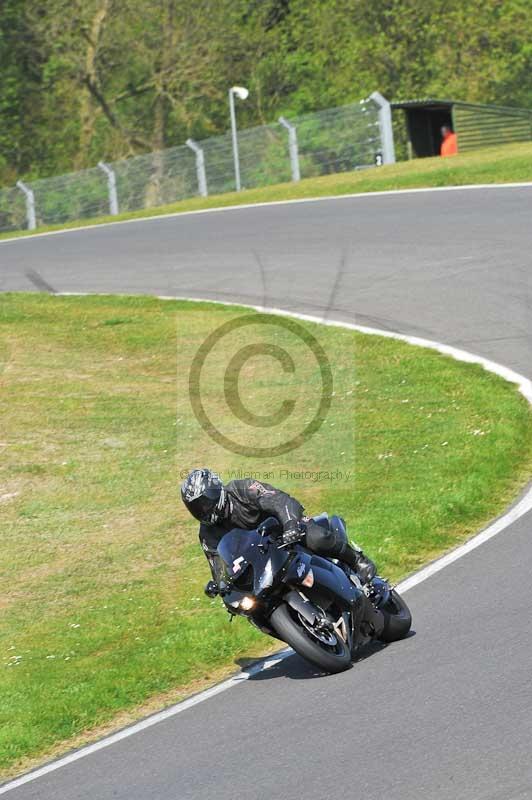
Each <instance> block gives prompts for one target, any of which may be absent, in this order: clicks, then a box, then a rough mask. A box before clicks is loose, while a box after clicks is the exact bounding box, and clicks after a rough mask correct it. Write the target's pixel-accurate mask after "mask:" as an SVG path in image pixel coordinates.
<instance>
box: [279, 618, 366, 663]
mask: <svg viewBox="0 0 532 800" xmlns="http://www.w3.org/2000/svg"><path fill="white" fill-rule="evenodd" d="M270 623H271V626H272V628H274V630H275V631H276V632H277V633H278V634H279V636H280V637H281V639H283V641H285V642H286V643H287V644H289V645H290V647H292V648H293V649H294V650H295V651H296V653H298V655H300V656H302V658H304V659H305V660H306V661H310V662H311V663H312V664H315V665H316V666H317V667H319V668H320V669H321V670H323V671H324V672H330V673H335V672H343V671H344V670H346V669H349V667H350V666H351V653H350V651H349V646H348V645H347V643H346V642H344V640H343V639H342V638H341V636H339V635H338V634H336V635H335V636H334V637H333V638H334V639H335V644H331V645H327V644H326V643H324V642H323V641H320V639H318V638H317V637H315V636H313V634H312V632H311V631H310V630H309V628H308V627H307V626H306V625H303V624H302V622H301V621H300V620H299V619H298V613H297V611H295V610H294V609H292V608H290V607H289V606H288V605H286V603H281V605H279V606H278V607H277V608H276V609H275V611H274V612H273V614H272V615H271V617H270Z"/></svg>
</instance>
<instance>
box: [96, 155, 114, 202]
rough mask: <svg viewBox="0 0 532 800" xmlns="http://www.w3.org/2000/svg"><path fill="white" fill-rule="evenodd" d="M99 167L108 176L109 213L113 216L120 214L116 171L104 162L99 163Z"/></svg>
mask: <svg viewBox="0 0 532 800" xmlns="http://www.w3.org/2000/svg"><path fill="white" fill-rule="evenodd" d="M98 166H99V167H100V169H101V170H102V172H105V174H106V175H107V190H108V192H109V211H110V212H111V214H112V215H113V216H115V215H116V214H118V195H117V193H116V176H115V173H114V170H113V169H111V167H110V166H109V165H108V164H105V163H104V162H103V161H98Z"/></svg>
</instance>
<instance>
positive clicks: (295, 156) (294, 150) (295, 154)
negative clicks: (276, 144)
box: [279, 117, 301, 181]
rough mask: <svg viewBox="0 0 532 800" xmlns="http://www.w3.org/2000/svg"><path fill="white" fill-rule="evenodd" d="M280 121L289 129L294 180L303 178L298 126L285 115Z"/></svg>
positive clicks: (289, 150) (289, 148)
mask: <svg viewBox="0 0 532 800" xmlns="http://www.w3.org/2000/svg"><path fill="white" fill-rule="evenodd" d="M279 122H280V123H281V125H282V126H283V127H284V128H286V130H287V131H288V152H289V153H290V167H291V169H292V180H293V181H299V180H301V173H300V171H299V150H298V147H297V132H296V126H295V125H292V124H291V123H290V122H288V120H287V119H285V118H284V117H279Z"/></svg>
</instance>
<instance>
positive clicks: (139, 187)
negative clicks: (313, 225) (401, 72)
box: [0, 92, 395, 231]
mask: <svg viewBox="0 0 532 800" xmlns="http://www.w3.org/2000/svg"><path fill="white" fill-rule="evenodd" d="M238 157H239V165H240V177H241V185H242V188H243V189H252V188H256V187H261V186H268V185H271V184H276V183H283V182H285V181H297V180H300V178H310V177H314V176H318V175H327V174H331V173H335V172H347V171H350V170H355V169H362V168H365V167H370V166H374V165H375V164H380V163H389V162H392V161H394V160H395V157H394V152H393V137H392V133H391V115H390V106H389V103H388V102H387V101H386V100H385V98H383V97H382V95H380V94H379V93H378V92H374V93H373V94H372V95H371V97H370V98H368V99H367V100H363V101H361V102H360V103H353V104H351V105H346V106H341V107H339V108H333V109H328V110H325V111H319V112H316V113H312V114H305V115H303V116H299V117H293V118H291V119H285V118H284V117H281V118H280V120H279V121H278V122H277V123H273V124H270V125H262V126H259V127H255V128H248V129H243V130H239V131H238ZM232 191H235V161H234V153H233V147H232V138H231V134H230V133H227V134H224V135H222V136H214V137H212V138H209V139H204V140H202V141H198V142H194V141H192V140H191V139H189V140H187V143H186V144H185V145H182V146H180V147H172V148H169V149H166V150H161V151H157V152H153V153H148V154H146V155H140V156H135V157H133V158H128V159H124V160H121V161H114V162H108V163H103V162H100V163H99V164H98V166H96V167H92V168H91V169H85V170H82V171H80V172H73V173H70V174H67V175H59V176H57V177H53V178H46V179H43V180H35V181H26V182H22V181H19V182H18V184H17V187H16V188H7V189H0V231H9V230H17V229H22V228H30V229H33V228H35V227H39V226H42V225H53V224H58V223H59V224H61V223H65V222H71V221H75V220H82V219H88V218H91V217H99V216H105V215H108V214H111V215H115V214H117V213H120V212H127V211H137V210H140V209H144V208H153V207H156V206H162V205H165V204H168V203H174V202H176V201H178V200H184V199H186V198H190V197H194V196H198V195H200V196H206V195H208V194H209V195H210V194H221V193H224V192H232Z"/></svg>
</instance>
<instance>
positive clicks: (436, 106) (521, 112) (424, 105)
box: [391, 98, 532, 158]
mask: <svg viewBox="0 0 532 800" xmlns="http://www.w3.org/2000/svg"><path fill="white" fill-rule="evenodd" d="M391 107H392V110H393V111H395V112H396V111H398V110H403V111H404V113H405V117H406V130H407V138H408V149H409V155H410V157H414V158H423V157H425V156H436V155H438V154H439V152H440V145H441V141H442V135H441V128H442V126H444V125H447V126H448V127H450V128H452V130H454V132H455V133H456V134H457V137H458V151H459V152H461V153H463V152H467V151H468V150H476V149H478V148H479V147H488V146H489V145H497V144H506V143H508V142H525V141H530V140H532V111H530V110H529V109H526V108H511V107H506V106H490V105H481V104H479V103H464V102H462V101H461V100H434V99H432V98H429V99H427V100H404V101H401V102H397V103H392V104H391Z"/></svg>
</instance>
